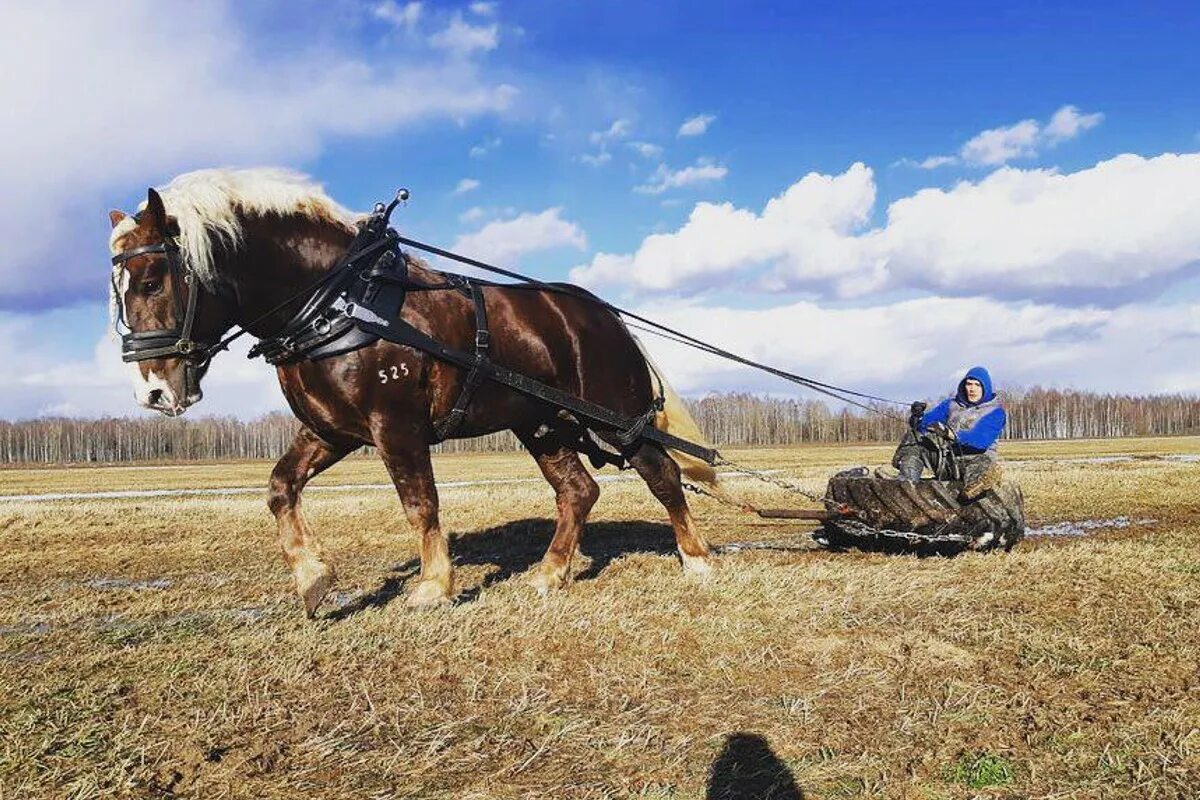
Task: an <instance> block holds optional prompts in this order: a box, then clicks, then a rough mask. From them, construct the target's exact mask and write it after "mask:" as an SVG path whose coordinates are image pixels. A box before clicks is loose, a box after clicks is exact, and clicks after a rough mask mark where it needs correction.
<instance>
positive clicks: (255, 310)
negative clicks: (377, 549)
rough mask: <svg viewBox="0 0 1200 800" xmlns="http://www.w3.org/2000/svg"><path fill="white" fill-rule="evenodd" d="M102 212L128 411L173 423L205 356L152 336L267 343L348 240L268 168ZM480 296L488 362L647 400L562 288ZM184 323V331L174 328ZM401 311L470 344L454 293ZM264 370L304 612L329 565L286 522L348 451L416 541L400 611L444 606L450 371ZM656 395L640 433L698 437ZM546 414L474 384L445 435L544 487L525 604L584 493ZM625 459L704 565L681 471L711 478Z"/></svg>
mask: <svg viewBox="0 0 1200 800" xmlns="http://www.w3.org/2000/svg"><path fill="white" fill-rule="evenodd" d="M110 218H111V220H112V224H113V231H112V235H111V238H110V242H109V244H110V248H111V250H112V252H113V253H114V254H115V256H114V259H113V260H114V264H115V267H114V270H113V282H112V287H113V291H112V302H113V307H114V312H115V313H116V314H117V315H118V317H119V318H120V319H122V320H124V321H125V323H126V324H127V326H128V327H129V329H130V331H131V332H132V336H131V337H129V338H136V337H139V336H140V337H142V339H143V340H146V342H144V344H145V345H146V346H149V347H151V349H152V350H153V353H151V354H150V355H157V357H150V358H147V357H146V354H145V353H144V354H143V355H142V360H138V361H136V362H134V363H133V364H131V367H132V369H133V373H134V374H133V378H134V387H135V394H136V396H137V400H138V402H139V403H140V404H141V405H142V406H144V407H146V408H150V409H154V410H157V411H160V412H162V413H163V414H167V415H170V416H175V415H178V414H180V413H182V412H183V411H184V409H186V408H187V407H188V406H190V405H192V404H194V403H196V402H197V401H199V400H200V398H201V390H200V382H201V379H202V378H203V376H204V373H205V371H206V370H207V369H208V362H207V359H201V360H199V362H198V361H197V360H196V359H192V358H189V353H188V352H186V350H185V348H183V347H182V346H180V347H175V345H174V343H172V344H171V346H170V347H159V348H158V349H154V345H156V344H161V342H159V341H158V340H157V339H155V336H156V333H155V332H162V331H165V330H172V329H175V330H178V329H180V328H181V327H190V329H189V330H187V331H186V333H184V334H182V335H180V336H179V337H178V338H179V339H190V340H191V341H199V342H209V343H211V342H214V341H216V340H217V339H219V338H220V337H221V336H222V335H223V334H224V333H225V332H226V331H228V330H230V329H231V328H232V327H233V326H235V325H240V326H243V327H246V328H247V330H248V332H249V333H250V334H252V335H254V336H257V337H259V338H264V337H270V336H272V335H274V334H276V333H277V332H278V331H280V330H281V329H282V328H283V326H284V324H285V323H286V322H287V321H288V320H289V319H290V318H291V317H292V315H293V314H294V313H295V312H296V311H297V309H298V308H299V307H300V305H301V303H302V301H303V298H302V297H298V298H296V299H294V300H293V301H292V302H286V301H287V300H288V298H291V297H295V295H296V294H297V293H298V291H299V290H301V289H303V287H306V286H308V285H310V284H311V283H313V282H314V280H316V279H318V278H319V277H320V276H321V275H323V274H327V273H328V272H329V271H330V270H331V269H332V268H333V267H334V265H335V264H336V263H337V262H338V261H339V258H341V257H342V256H343V254H344V253H345V252H346V250H347V247H348V246H349V245H350V244H351V242H352V240H353V239H354V237H355V234H356V219H355V217H354V216H353V215H351V214H349V213H348V212H346V211H345V210H344V209H342V208H341V207H340V206H338V205H337V204H336V203H334V202H333V201H332V200H330V199H329V198H328V197H327V196H326V195H325V194H324V192H323V191H322V190H321V188H320V187H319V186H316V185H313V184H311V183H309V182H308V181H307V180H306V179H305V178H304V177H303V176H300V175H297V174H295V173H291V172H287V171H284V170H273V169H254V170H201V171H198V172H193V173H187V174H185V175H181V176H179V177H177V178H176V179H174V180H173V181H172V182H171V183H170V184H169V185H167V186H166V187H164V188H163V190H162V191H161V192H158V191H155V190H154V189H150V190H149V192H148V197H147V200H146V202H145V203H144V204H143V205H142V206H141V210H140V211H139V212H138V213H137V214H136V215H133V216H128V215H126V214H124V213H122V212H120V211H113V212H111V214H110ZM358 222H359V223H360V224H361V220H359V221H358ZM404 258H405V259H406V260H407V261H408V268H409V271H408V275H409V278H410V279H411V280H412V281H414V282H417V283H421V282H425V283H428V284H435V283H438V282H439V281H441V280H443V278H442V276H441V275H440V274H438V273H435V272H433V271H431V270H429V269H428V268H426V267H425V266H423V265H422V264H421V263H419V262H418V261H417V260H416V259H413V258H411V257H409V256H407V255H405V256H404ZM173 259H174V260H173ZM181 265H182V267H183V268H182V269H181ZM483 291H484V297H485V300H486V308H487V315H488V318H489V324H490V328H491V336H492V340H491V345H490V350H489V354H490V357H491V358H492V359H493V360H494V361H495V362H497V363H499V364H502V365H503V366H505V367H508V368H509V369H512V370H515V371H517V372H520V373H523V374H525V375H528V376H530V377H532V378H535V379H537V380H539V381H542V382H543V383H545V384H548V385H550V386H552V387H555V388H557V389H560V390H562V391H565V392H569V393H570V394H572V395H575V396H578V397H580V398H584V399H585V400H589V401H591V402H594V403H597V404H600V405H602V406H605V407H607V408H609V409H612V410H613V411H616V412H619V413H620V414H623V415H626V416H627V417H638V416H640V415H643V414H644V413H645V412H646V410H647V408H650V407H651V403H652V402H653V400H654V396H655V392H654V388H655V385H656V384H657V381H652V377H651V370H652V369H654V368H653V367H652V366H651V365H650V364H649V362H648V360H647V358H646V356H645V354H644V353H643V351H642V350H641V349H640V346H639V344H638V342H637V341H636V340H635V339H634V338H633V336H632V335H631V334H630V333H629V331H628V330H627V329H626V327H625V325H624V323H623V322H622V321H621V320H620V318H619V317H617V315H616V314H614V313H612V312H611V311H610V310H608V309H606V308H604V307H603V306H601V305H599V304H596V303H594V302H589V301H588V300H587V299H586V297H580V296H575V295H571V294H564V293H556V292H550V291H540V290H532V291H531V290H529V288H528V287H525V288H524V289H523V290H517V289H512V288H505V287H503V286H494V285H493V286H489V287H487V288H486V289H484V290H483ZM281 303H282V304H283V307H282V308H279V309H278V310H277V311H274V312H273V313H271V310H272V309H274V308H275V307H276V306H278V305H280V304H281ZM189 305H190V307H191V310H190V311H188V310H186V309H188V307H189ZM264 315H265V316H264ZM185 316H186V317H187V318H188V321H189V322H191V323H192V324H191V325H190V326H185V325H184V322H185V320H184V317H185ZM400 316H401V318H402V319H403V320H405V321H407V322H408V323H410V324H411V325H413V326H414V327H416V328H417V329H418V330H420V331H422V332H424V333H426V334H428V335H430V336H432V337H433V338H435V339H437V340H438V341H439V342H443V343H445V344H448V345H451V346H453V347H457V348H470V347H471V343H472V342H473V340H474V336H475V318H474V306H473V304H472V302H471V300H470V299H468V298H467V297H465V296H463V295H462V294H460V293H458V292H454V291H426V292H410V293H409V294H408V296H407V298H406V299H405V301H404V304H403V306H402V308H401V312H400ZM147 342H148V344H147ZM276 370H277V373H278V377H279V384H280V387H281V388H282V389H283V393H284V396H285V397H286V398H287V401H288V404H289V405H290V406H291V408H292V411H293V412H294V413H295V415H296V417H297V418H299V420H300V422H301V423H302V427H301V429H300V431H299V433H297V434H296V438H295V441H294V442H293V443H292V445H291V447H290V448H289V449H288V451H287V452H286V453H285V454H284V456H283V457H282V458H281V459H279V462H278V463H277V464H276V465H275V468H274V470H273V471H272V473H271V480H270V491H269V498H270V499H269V507H270V509H271V512H272V513H273V514H274V515H275V518H276V520H277V522H278V526H279V536H280V543H281V545H282V548H283V557H284V560H285V561H286V562H287V564H288V566H289V567H290V568H291V570H292V573H293V575H294V577H295V585H296V591H297V593H298V594H299V595H300V597H301V599H302V600H303V602H304V606H305V610H306V611H307V613H308V614H309V615H310V616H312V615H313V614H314V612H315V611H316V609H317V607H318V606H319V605H320V604H321V602H322V600H323V599H324V598H325V597H326V596H327V595H328V593H329V592H330V590H331V589H332V587H333V585H334V581H335V571H334V567H333V564H332V563H331V561H330V559H329V558H328V557H327V556H326V555H325V553H324V552H323V549H322V547H321V544H320V542H319V541H318V539H317V537H316V535H315V534H314V533H313V531H312V529H311V528H310V527H309V526H308V524H307V523H306V522H305V519H304V517H303V515H302V514H301V510H300V495H301V492H302V491H303V489H304V486H305V484H306V483H308V481H309V480H311V479H312V478H313V477H314V476H315V475H317V474H319V473H321V472H323V471H324V470H326V469H328V468H329V467H331V466H333V465H334V464H336V463H337V462H338V461H339V460H341V459H342V458H344V457H345V456H346V455H347V454H349V453H351V452H353V451H354V450H356V449H357V448H359V447H361V446H363V445H373V446H375V447H376V448H377V449H378V451H379V455H380V457H381V458H382V459H383V462H384V464H385V465H386V466H387V469H388V472H389V474H390V475H391V478H392V481H393V483H394V484H395V487H396V492H397V493H398V494H399V496H400V500H401V502H402V503H403V505H404V511H405V514H406V515H407V517H408V521H409V522H410V523H411V525H412V526H413V528H414V529H415V531H416V533H417V536H418V538H419V543H420V557H421V573H420V581H419V583H418V584H417V585H416V587H415V588H414V589H413V590H412V591H411V592H410V593H409V595H408V598H407V602H408V604H409V605H411V606H426V605H432V604H438V603H444V602H447V601H449V600H450V599H451V598H452V596H453V580H452V574H451V573H452V570H451V560H450V553H449V544H448V541H447V538H446V535H445V534H444V533H443V531H442V529H441V526H440V524H439V522H438V493H437V487H436V486H435V484H434V476H433V468H432V464H431V461H430V447H431V445H433V444H435V443H436V442H437V440H438V438H437V429H436V427H435V421H436V420H439V419H443V418H444V417H445V416H446V414H447V413H448V412H449V411H450V410H451V408H452V407H453V406H454V404H455V401H456V399H457V398H458V397H459V393H460V390H461V389H462V386H463V383H464V380H465V375H464V372H465V371H464V370H463V369H462V368H460V367H458V366H455V365H452V364H449V363H446V362H444V361H439V360H437V359H435V358H433V357H432V356H430V355H428V354H427V353H425V352H422V351H420V350H417V349H413V348H411V347H405V346H401V345H397V344H393V343H391V342H388V341H385V340H382V339H381V340H378V341H375V342H374V343H372V344H368V345H366V346H363V347H361V348H359V349H356V350H352V351H350V352H347V353H344V354H341V355H334V356H330V357H327V358H321V359H319V360H315V361H314V360H302V361H297V362H295V363H285V364H281V365H278V366H277V367H276ZM667 401H668V402H667V405H666V408H665V411H660V412H659V414H658V416H657V418H656V419H655V421H654V424H655V425H656V426H657V427H659V428H662V429H664V430H665V429H666V428H667V427H668V426H669V427H670V428H671V429H672V430H673V431H675V432H677V433H679V434H680V435H683V436H685V437H687V438H692V439H698V438H699V431H698V430H697V429H696V426H695V423H694V422H693V421H692V420H691V419H690V417H688V416H687V412H686V409H684V407H683V406H682V404H681V403H679V402H678V399H677V398H676V397H674V395H673V393H671V392H669V391H667ZM556 412H557V409H555V408H553V407H551V406H549V405H548V404H546V403H544V402H540V401H538V400H536V399H534V398H531V397H528V396H524V395H521V394H519V393H517V392H515V391H513V390H511V389H509V388H507V387H505V386H502V385H499V384H495V383H489V382H485V383H484V384H483V385H481V386H480V387H479V388H478V389H477V391H475V392H474V394H473V395H472V396H471V400H470V404H469V406H468V408H467V413H466V415H465V417H463V418H462V419H461V422H460V424H458V425H457V426H456V427H455V430H454V432H453V438H463V437H471V436H480V435H483V434H486V433H491V432H494V431H499V430H505V429H507V430H511V431H513V433H515V434H516V436H517V438H518V439H519V440H520V441H521V443H522V444H523V445H524V446H525V448H526V449H527V450H528V451H529V453H530V454H531V455H532V456H533V458H534V460H535V461H537V464H538V467H539V468H540V469H541V472H542V475H543V476H545V479H546V481H547V482H549V484H550V485H551V486H552V487H553V488H554V492H555V495H556V498H557V509H558V514H557V516H558V519H557V526H556V529H555V532H554V537H553V539H552V541H551V542H550V546H549V549H548V550H547V551H546V554H545V556H544V557H543V559H542V561H541V562H540V564H538V565H537V566H536V567H535V568H534V569H533V570H532V571H531V574H530V582H531V583H532V585H533V586H534V587H535V588H536V589H537V590H538V591H539V592H540V593H545V592H546V591H548V590H550V589H552V588H558V587H562V586H563V585H565V582H566V580H567V578H568V576H569V570H570V562H571V558H572V556H573V554H574V553H575V551H576V548H577V546H578V543H579V537H580V533H581V530H582V527H583V525H584V523H585V521H586V519H587V516H588V513H589V511H590V510H591V508H592V506H593V504H594V503H595V502H596V499H597V497H598V495H599V487H598V486H597V485H596V481H595V480H593V479H592V476H591V474H590V473H589V472H588V470H587V469H585V468H584V466H583V464H582V463H581V461H580V458H579V455H578V453H577V452H576V450H574V449H571V448H570V447H568V446H567V445H568V444H569V442H568V440H567V438H566V436H565V434H564V433H563V432H562V430H561V426H560V425H559V423H560V421H561V417H560V416H559V415H558V414H557V413H556ZM627 455H628V460H629V463H630V464H631V465H632V467H633V468H634V469H635V470H636V471H637V473H638V475H640V476H641V477H642V479H643V480H644V481H645V482H646V484H647V486H649V488H650V491H651V492H652V493H653V494H654V496H655V497H656V498H658V500H659V501H660V502H661V503H662V504H663V505H664V506H665V507H666V510H667V513H668V515H669V517H670V520H671V524H672V526H673V528H674V532H675V539H676V544H677V546H678V552H679V556H680V559H681V561H682V565H683V568H684V570H685V571H690V572H707V571H708V570H709V568H710V562H709V550H708V545H707V544H706V543H705V540H704V538H703V537H702V536H701V535H700V533H699V532H698V531H697V530H696V528H695V525H694V524H693V521H692V517H691V514H690V513H689V510H688V506H687V502H686V500H685V498H684V494H683V491H682V483H681V471H680V463H682V464H683V466H684V472H685V473H686V474H687V475H688V476H689V477H694V478H696V479H698V480H701V481H709V482H711V481H712V480H715V474H714V473H713V472H712V469H711V468H710V467H708V466H707V465H705V464H702V463H700V462H698V461H696V462H695V463H689V462H688V460H687V459H686V457H680V456H679V455H677V456H676V458H678V459H679V463H677V461H676V460H675V459H673V458H672V456H671V455H669V454H668V452H667V451H666V450H664V449H663V448H662V447H661V446H660V445H658V444H657V443H654V442H650V441H647V440H645V439H641V440H639V441H638V442H636V443H635V444H634V445H633V447H632V448H631V449H630V451H629V452H628V454H627Z"/></svg>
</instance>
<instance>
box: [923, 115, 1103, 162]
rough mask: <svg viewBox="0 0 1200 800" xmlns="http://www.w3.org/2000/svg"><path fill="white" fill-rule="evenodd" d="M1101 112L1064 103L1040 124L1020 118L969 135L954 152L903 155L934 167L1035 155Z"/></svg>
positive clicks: (1089, 124)
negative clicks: (1086, 111)
mask: <svg viewBox="0 0 1200 800" xmlns="http://www.w3.org/2000/svg"><path fill="white" fill-rule="evenodd" d="M1103 119H1104V115H1103V114H1099V113H1096V114H1084V113H1082V112H1081V111H1080V110H1079V109H1078V108H1076V107H1075V106H1063V107H1062V108H1060V109H1058V111H1055V112H1054V115H1053V116H1052V117H1050V119H1049V121H1047V122H1046V124H1045V125H1042V124H1041V123H1039V122H1038V121H1037V120H1033V119H1023V120H1021V121H1020V122H1017V123H1014V124H1012V125H1008V126H1003V127H999V128H990V129H988V130H986V131H982V132H981V133H978V134H976V135H975V136H973V137H971V139H969V140H968V141H967V142H966V144H964V145H963V146H962V147H961V148H960V149H959V151H958V154H957V155H953V156H949V155H942V156H929V157H928V158H925V159H922V160H921V161H918V162H913V161H911V160H910V159H905V163H908V164H915V165H916V166H918V167H920V168H921V169H937V168H938V167H944V166H947V165H950V164H960V163H961V164H966V165H968V166H972V167H996V166H1000V165H1002V164H1007V163H1008V162H1009V161H1013V160H1016V159H1019V158H1034V157H1036V156H1037V155H1038V153H1039V152H1041V150H1042V149H1043V148H1045V147H1054V146H1055V145H1057V144H1060V143H1061V142H1065V141H1067V140H1069V139H1074V138H1075V137H1076V136H1078V135H1079V134H1081V133H1083V132H1084V131H1086V130H1088V129H1089V128H1094V127H1096V126H1097V125H1099V124H1100V123H1101V121H1103Z"/></svg>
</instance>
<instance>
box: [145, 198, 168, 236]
mask: <svg viewBox="0 0 1200 800" xmlns="http://www.w3.org/2000/svg"><path fill="white" fill-rule="evenodd" d="M146 211H147V212H148V213H149V214H150V219H151V220H152V221H153V222H154V227H155V228H156V229H158V230H159V231H160V232H163V233H165V232H166V230H167V209H166V207H165V206H163V201H162V198H161V197H159V194H158V192H156V191H154V189H153V188H150V189H147V190H146Z"/></svg>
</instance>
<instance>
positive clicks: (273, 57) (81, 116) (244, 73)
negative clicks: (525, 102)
mask: <svg viewBox="0 0 1200 800" xmlns="http://www.w3.org/2000/svg"><path fill="white" fill-rule="evenodd" d="M331 13H332V12H331ZM5 24H6V25H7V26H8V28H9V29H10V30H14V31H21V35H20V36H18V37H10V39H11V41H9V42H7V44H6V46H5V47H4V48H0V73H3V74H5V75H9V76H13V77H11V79H6V80H3V81H0V107H3V108H4V109H5V110H6V111H7V113H8V114H9V115H10V116H11V117H12V118H14V119H20V120H21V124H20V125H10V126H8V127H7V129H6V131H5V147H4V148H3V149H2V150H0V184H2V185H3V186H4V196H3V198H0V239H3V241H5V242H6V245H5V254H4V258H3V259H2V260H0V307H15V306H18V305H20V306H22V307H28V306H30V305H38V306H46V305H51V304H63V303H71V302H77V301H79V300H80V299H81V298H84V297H97V296H103V294H104V292H105V289H104V280H105V277H106V276H107V273H108V269H107V267H106V266H105V263H106V261H107V252H108V248H107V240H108V228H109V225H108V220H107V218H106V215H105V214H104V213H103V210H104V209H106V208H108V207H111V206H112V205H115V204H116V201H114V199H113V198H119V197H128V196H129V195H130V194H132V193H133V190H134V189H137V188H139V187H140V188H141V191H142V192H144V187H145V186H146V185H147V184H150V183H158V182H161V181H163V180H164V179H166V178H168V177H170V176H171V174H173V173H175V172H180V171H183V170H184V169H189V168H193V167H197V166H206V165H207V166H211V165H213V164H233V165H238V164H248V163H262V162H268V163H271V162H275V163H279V162H284V163H293V164H294V163H296V161H299V160H303V159H307V158H311V157H312V156H314V155H316V154H317V153H319V152H320V150H321V149H322V147H323V146H324V144H325V143H326V142H328V141H329V140H331V139H336V138H338V137H358V136H372V137H374V136H379V135H381V134H386V133H389V132H392V131H395V130H397V129H398V128H401V127H403V126H406V125H409V124H413V123H416V122H420V121H424V120H429V119H431V118H444V119H463V118H469V117H474V116H478V115H481V114H489V113H496V112H501V111H503V110H505V109H506V108H508V107H509V106H510V104H511V103H512V101H513V98H514V95H515V93H516V90H515V89H514V88H513V87H512V86H509V85H506V84H503V83H498V82H493V81H491V80H488V79H487V78H485V77H482V76H481V75H480V74H479V70H478V68H477V66H476V65H474V64H473V63H472V62H470V61H469V60H464V59H449V60H448V59H444V58H437V57H433V56H432V55H431V54H428V53H423V54H422V55H421V57H417V56H410V55H409V54H408V53H407V52H405V53H402V54H399V55H397V56H390V57H378V56H373V57H372V58H371V59H369V60H364V59H363V58H362V57H361V54H360V53H359V52H357V50H356V49H355V48H354V47H351V46H349V45H348V44H345V45H344V46H343V44H339V42H337V41H332V42H321V43H314V45H313V46H312V47H293V48H262V47H258V46H256V45H255V43H254V42H253V41H252V39H251V36H250V33H249V32H248V31H247V30H246V29H245V28H244V26H243V25H242V24H241V23H239V22H238V21H236V20H234V19H233V18H232V16H231V12H230V9H229V7H227V6H224V5H222V4H219V3H193V4H186V5H184V6H180V7H178V8H173V9H172V11H171V13H169V14H164V13H163V11H162V6H161V4H160V3H156V2H150V0H134V1H133V2H129V3H124V4H122V5H121V7H120V9H119V10H115V9H114V8H113V7H110V6H107V5H104V4H86V3H85V4H66V3H45V4H38V5H36V6H34V5H29V4H17V5H15V6H12V7H11V8H8V9H6V10H5ZM51 43H52V44H51ZM15 76H19V79H18V78H17V77H15ZM64 119H69V120H70V124H63V120H64ZM143 197H144V195H143ZM63 253H70V254H71V257H69V258H64V257H63ZM47 263H54V265H55V270H56V273H55V280H54V281H53V283H52V284H49V283H47V281H46V280H45V270H44V269H42V268H41V265H44V264H47Z"/></svg>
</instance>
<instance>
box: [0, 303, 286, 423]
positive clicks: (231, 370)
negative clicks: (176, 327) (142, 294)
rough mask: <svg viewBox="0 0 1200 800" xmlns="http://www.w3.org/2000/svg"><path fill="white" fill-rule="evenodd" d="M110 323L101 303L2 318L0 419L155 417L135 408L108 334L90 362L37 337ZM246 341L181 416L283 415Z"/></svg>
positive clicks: (270, 379) (273, 382) (269, 378)
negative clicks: (43, 332)
mask: <svg viewBox="0 0 1200 800" xmlns="http://www.w3.org/2000/svg"><path fill="white" fill-rule="evenodd" d="M107 318H108V310H107V307H106V306H105V305H104V304H103V303H96V304H92V305H90V306H76V307H72V308H69V309H58V310H54V311H48V312H43V313H39V314H9V313H5V312H0V373H3V374H4V375H5V376H6V378H5V384H4V391H3V392H0V419H19V418H28V417H37V416H53V415H56V414H67V415H70V416H83V417H103V416H158V414H157V412H150V411H145V410H143V409H141V408H139V407H138V405H137V403H136V402H135V400H134V397H133V388H132V384H131V382H130V378H129V375H130V368H129V366H128V365H126V364H125V363H123V362H122V361H121V350H120V344H119V343H118V341H117V339H116V338H115V337H114V336H112V335H110V334H103V333H97V335H98V337H99V338H98V339H97V340H96V344H95V346H94V347H93V348H92V351H91V353H90V354H89V355H85V356H82V357H81V356H79V355H77V354H68V353H64V352H63V351H62V350H61V345H56V344H55V343H54V340H53V339H48V338H45V337H39V336H37V335H36V332H37V331H39V330H46V329H47V328H55V327H62V326H68V327H70V328H73V329H78V330H85V331H86V330H93V331H97V332H100V331H103V330H104V321H105V320H107ZM250 344H251V342H250V341H248V340H246V339H245V338H243V339H241V340H239V341H237V342H234V343H233V344H232V345H231V346H230V352H229V353H226V354H222V355H220V356H218V357H217V358H216V359H215V360H214V362H213V366H212V369H211V370H210V371H209V374H208V376H207V377H205V379H204V381H203V384H202V386H203V389H204V399H203V400H202V401H201V402H200V404H199V405H197V406H196V407H195V408H193V409H189V410H188V412H187V416H188V417H193V416H197V415H218V416H219V415H234V416H238V417H241V418H243V419H247V418H252V417H257V416H261V415H262V414H265V413H268V412H270V411H286V410H287V404H286V402H285V401H284V398H283V393H282V392H281V391H280V389H279V380H278V378H277V377H276V375H275V370H273V369H271V368H270V367H268V366H267V365H266V364H264V363H262V362H261V361H250V360H248V359H247V358H245V356H246V353H247V352H248V350H249V348H250Z"/></svg>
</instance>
